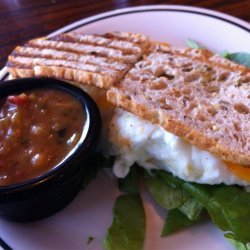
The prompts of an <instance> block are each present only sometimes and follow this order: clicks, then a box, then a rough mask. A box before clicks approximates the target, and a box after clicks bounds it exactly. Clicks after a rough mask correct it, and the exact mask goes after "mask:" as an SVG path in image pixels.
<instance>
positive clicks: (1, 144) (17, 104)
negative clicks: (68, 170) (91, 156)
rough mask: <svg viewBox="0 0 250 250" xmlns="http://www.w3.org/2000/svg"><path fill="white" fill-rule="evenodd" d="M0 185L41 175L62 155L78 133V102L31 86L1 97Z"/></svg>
mask: <svg viewBox="0 0 250 250" xmlns="http://www.w3.org/2000/svg"><path fill="white" fill-rule="evenodd" d="M1 103H2V105H1V109H0V186H5V185H11V184H16V183H21V182H24V181H26V180H30V179H32V178H34V177H38V176H41V175H42V174H44V173H46V172H48V171H49V170H50V169H52V168H53V167H55V166H56V165H57V164H58V163H60V162H61V161H62V160H63V159H65V158H66V157H67V156H68V155H69V153H70V152H71V151H72V149H73V148H74V147H75V146H76V145H77V143H78V142H79V140H80V137H81V135H82V131H83V126H84V122H85V119H86V118H85V114H84V111H83V108H82V105H81V103H80V102H79V101H77V100H76V99H75V98H74V97H73V96H71V95H70V94H68V93H66V92H64V91H61V90H58V89H34V90H30V91H27V92H23V93H19V94H16V95H10V96H8V97H6V98H4V99H3V100H1Z"/></svg>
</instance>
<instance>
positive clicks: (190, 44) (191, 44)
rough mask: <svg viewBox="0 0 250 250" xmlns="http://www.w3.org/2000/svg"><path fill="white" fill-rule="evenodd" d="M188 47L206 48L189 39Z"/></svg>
mask: <svg viewBox="0 0 250 250" xmlns="http://www.w3.org/2000/svg"><path fill="white" fill-rule="evenodd" d="M187 46H188V47H190V48H192V49H203V48H204V47H203V46H201V45H200V44H198V43H197V42H195V41H194V40H192V39H190V38H189V39H187Z"/></svg>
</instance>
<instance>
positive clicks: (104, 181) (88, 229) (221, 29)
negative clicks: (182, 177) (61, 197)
mask: <svg viewBox="0 0 250 250" xmlns="http://www.w3.org/2000/svg"><path fill="white" fill-rule="evenodd" d="M73 30H74V31H77V32H84V33H104V32H107V31H112V30H119V31H131V32H141V33H144V34H147V35H148V36H149V37H150V38H151V39H153V40H159V41H167V42H170V43H171V44H173V45H175V46H179V47H180V46H185V43H186V40H187V38H191V39H194V40H195V41H197V42H199V43H201V44H203V45H204V46H206V47H208V48H210V49H212V50H213V51H216V52H219V51H222V50H228V51H230V52H236V51H245V52H250V34H249V30H250V25H249V24H248V23H246V22H244V21H242V20H239V19H237V18H234V17H231V16H228V15H225V14H221V13H218V12H214V11H210V10H206V9H201V8H192V7H186V6H174V5H155V6H145V7H136V8H127V9H121V10H116V11H111V12H106V13H103V14H100V15H96V16H93V17H90V18H87V19H83V20H80V21H78V22H75V23H73V24H70V25H68V26H66V27H64V28H62V29H60V30H58V31H56V32H54V33H53V34H58V33H61V32H68V31H73ZM53 34H51V35H53ZM4 78H6V69H3V70H2V71H1V72H0V80H1V79H2V80H3V79H4ZM118 194H119V191H118V190H117V188H116V185H115V181H114V180H112V179H110V177H108V176H107V175H105V174H104V173H99V175H98V177H97V179H95V180H94V181H93V182H92V183H91V184H90V185H89V186H88V188H87V190H85V191H82V192H80V194H79V195H78V196H77V197H76V199H75V200H74V201H73V202H72V203H71V204H70V205H69V206H68V207H66V208H65V209H64V210H63V211H61V212H59V213H58V214H56V215H54V216H52V217H50V218H48V219H45V220H43V221H40V222H35V223H27V224H17V223H11V222H7V221H4V220H2V219H0V237H2V238H3V239H4V240H5V241H6V242H7V243H8V244H9V245H10V246H11V247H12V248H14V249H37V250H38V249H86V250H90V249H91V250H92V249H96V250H99V249H102V240H103V237H104V235H105V232H106V229H107V228H108V226H109V225H110V223H111V221H112V206H113V202H114V200H115V198H116V196H117V195H118ZM143 199H144V205H145V210H146V214H147V230H146V231H147V232H146V241H145V245H144V249H145V250H152V249H154V250H162V249H168V250H175V249H176V250H195V249H203V250H210V249H213V250H229V249H233V248H232V247H231V245H230V244H229V243H228V242H227V241H226V240H225V239H224V237H223V234H222V232H221V231H220V230H218V229H217V228H216V227H215V226H213V225H212V224H211V223H205V224H199V225H197V226H193V227H192V228H190V229H186V230H184V231H181V232H179V233H176V234H174V235H172V236H169V237H167V238H161V237H160V232H161V229H162V226H163V223H164V218H165V216H166V212H165V211H164V210H163V209H161V208H160V207H159V206H157V205H156V204H155V203H154V202H153V201H152V199H151V198H150V197H149V196H148V194H147V193H146V192H144V193H143ZM89 237H93V238H94V240H93V241H91V242H90V243H88V238H89Z"/></svg>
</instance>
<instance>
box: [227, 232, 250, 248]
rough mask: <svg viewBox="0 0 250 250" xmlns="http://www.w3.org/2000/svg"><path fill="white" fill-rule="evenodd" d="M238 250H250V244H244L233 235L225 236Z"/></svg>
mask: <svg viewBox="0 0 250 250" xmlns="http://www.w3.org/2000/svg"><path fill="white" fill-rule="evenodd" d="M224 236H225V237H226V238H227V239H228V240H229V241H230V243H231V244H232V245H233V246H234V247H235V249H237V250H250V243H247V244H243V243H242V242H240V241H238V239H236V237H235V236H234V235H233V234H232V233H227V234H225V235H224Z"/></svg>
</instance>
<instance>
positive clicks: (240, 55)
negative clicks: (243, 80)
mask: <svg viewBox="0 0 250 250" xmlns="http://www.w3.org/2000/svg"><path fill="white" fill-rule="evenodd" d="M226 58H228V59H229V60H231V61H234V62H237V63H239V64H242V65H245V66H247V67H248V68H250V53H246V52H237V53H231V54H229V55H227V57H226Z"/></svg>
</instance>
